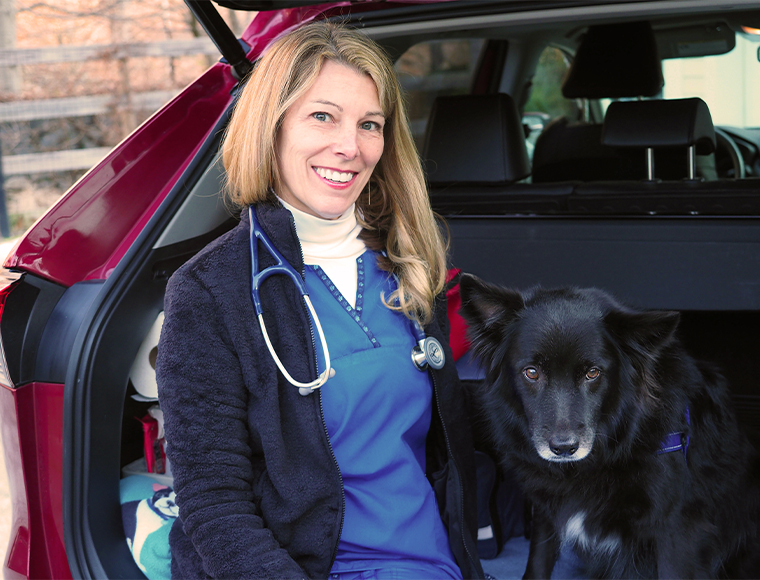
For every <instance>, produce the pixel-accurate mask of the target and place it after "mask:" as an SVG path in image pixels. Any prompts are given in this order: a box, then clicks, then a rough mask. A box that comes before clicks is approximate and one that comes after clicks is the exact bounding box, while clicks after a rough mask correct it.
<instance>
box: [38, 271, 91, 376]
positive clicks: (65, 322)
mask: <svg viewBox="0 0 760 580" xmlns="http://www.w3.org/2000/svg"><path fill="white" fill-rule="evenodd" d="M102 287H103V280H92V281H87V282H79V283H77V284H74V285H73V286H71V287H70V288H68V289H67V290H66V292H64V293H63V296H61V297H60V299H59V300H58V302H57V303H56V304H55V308H54V309H53V310H52V312H51V313H50V316H49V319H48V321H47V324H46V326H45V330H44V332H43V333H42V338H41V340H40V345H39V346H40V348H39V352H38V354H37V357H36V363H35V367H34V378H35V380H36V381H40V382H44V383H64V382H65V381H66V370H67V368H68V365H69V360H70V359H71V351H72V349H73V348H74V340H75V339H76V336H77V334H78V333H79V329H80V328H81V326H82V319H83V317H84V314H85V313H86V312H87V311H88V310H89V309H90V306H92V304H93V302H94V301H95V298H96V297H97V296H98V294H99V293H100V290H101V288H102Z"/></svg>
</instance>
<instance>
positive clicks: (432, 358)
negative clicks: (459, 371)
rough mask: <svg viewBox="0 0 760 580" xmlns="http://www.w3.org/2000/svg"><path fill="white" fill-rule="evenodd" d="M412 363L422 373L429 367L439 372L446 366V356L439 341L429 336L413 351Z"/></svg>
mask: <svg viewBox="0 0 760 580" xmlns="http://www.w3.org/2000/svg"><path fill="white" fill-rule="evenodd" d="M412 362H413V363H414V366H415V367H417V369H418V370H421V371H424V370H425V368H426V367H427V365H430V366H431V367H432V368H434V369H435V370H439V369H442V368H443V365H444V364H446V355H445V354H444V352H443V347H442V346H441V343H440V342H439V341H438V339H436V338H433V337H432V336H428V337H426V338H424V339H422V340H421V341H420V342H419V344H418V345H417V346H415V347H414V348H413V349H412Z"/></svg>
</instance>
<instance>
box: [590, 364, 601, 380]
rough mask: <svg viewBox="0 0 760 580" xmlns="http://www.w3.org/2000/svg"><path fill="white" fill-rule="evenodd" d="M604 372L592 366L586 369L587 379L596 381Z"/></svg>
mask: <svg viewBox="0 0 760 580" xmlns="http://www.w3.org/2000/svg"><path fill="white" fill-rule="evenodd" d="M601 374H602V371H601V370H600V369H598V368H596V367H591V368H590V369H589V370H588V371H586V379H587V380H589V381H595V380H596V379H598V378H599V375H601Z"/></svg>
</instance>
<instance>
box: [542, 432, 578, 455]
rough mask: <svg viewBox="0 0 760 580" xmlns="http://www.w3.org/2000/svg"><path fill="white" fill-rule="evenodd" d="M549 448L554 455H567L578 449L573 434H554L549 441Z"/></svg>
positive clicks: (576, 440)
mask: <svg viewBox="0 0 760 580" xmlns="http://www.w3.org/2000/svg"><path fill="white" fill-rule="evenodd" d="M549 449H551V450H552V453H554V455H557V456H559V457H568V456H570V455H573V454H574V453H575V452H576V451H578V439H577V437H575V436H573V435H555V436H553V437H552V438H551V440H550V441H549Z"/></svg>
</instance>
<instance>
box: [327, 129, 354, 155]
mask: <svg viewBox="0 0 760 580" xmlns="http://www.w3.org/2000/svg"><path fill="white" fill-rule="evenodd" d="M333 150H334V152H335V153H336V154H337V155H340V156H342V157H345V158H346V159H354V158H355V157H356V156H357V155H359V135H358V131H357V130H356V129H355V128H353V127H341V129H340V131H338V134H337V138H336V140H335V144H334V146H333Z"/></svg>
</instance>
